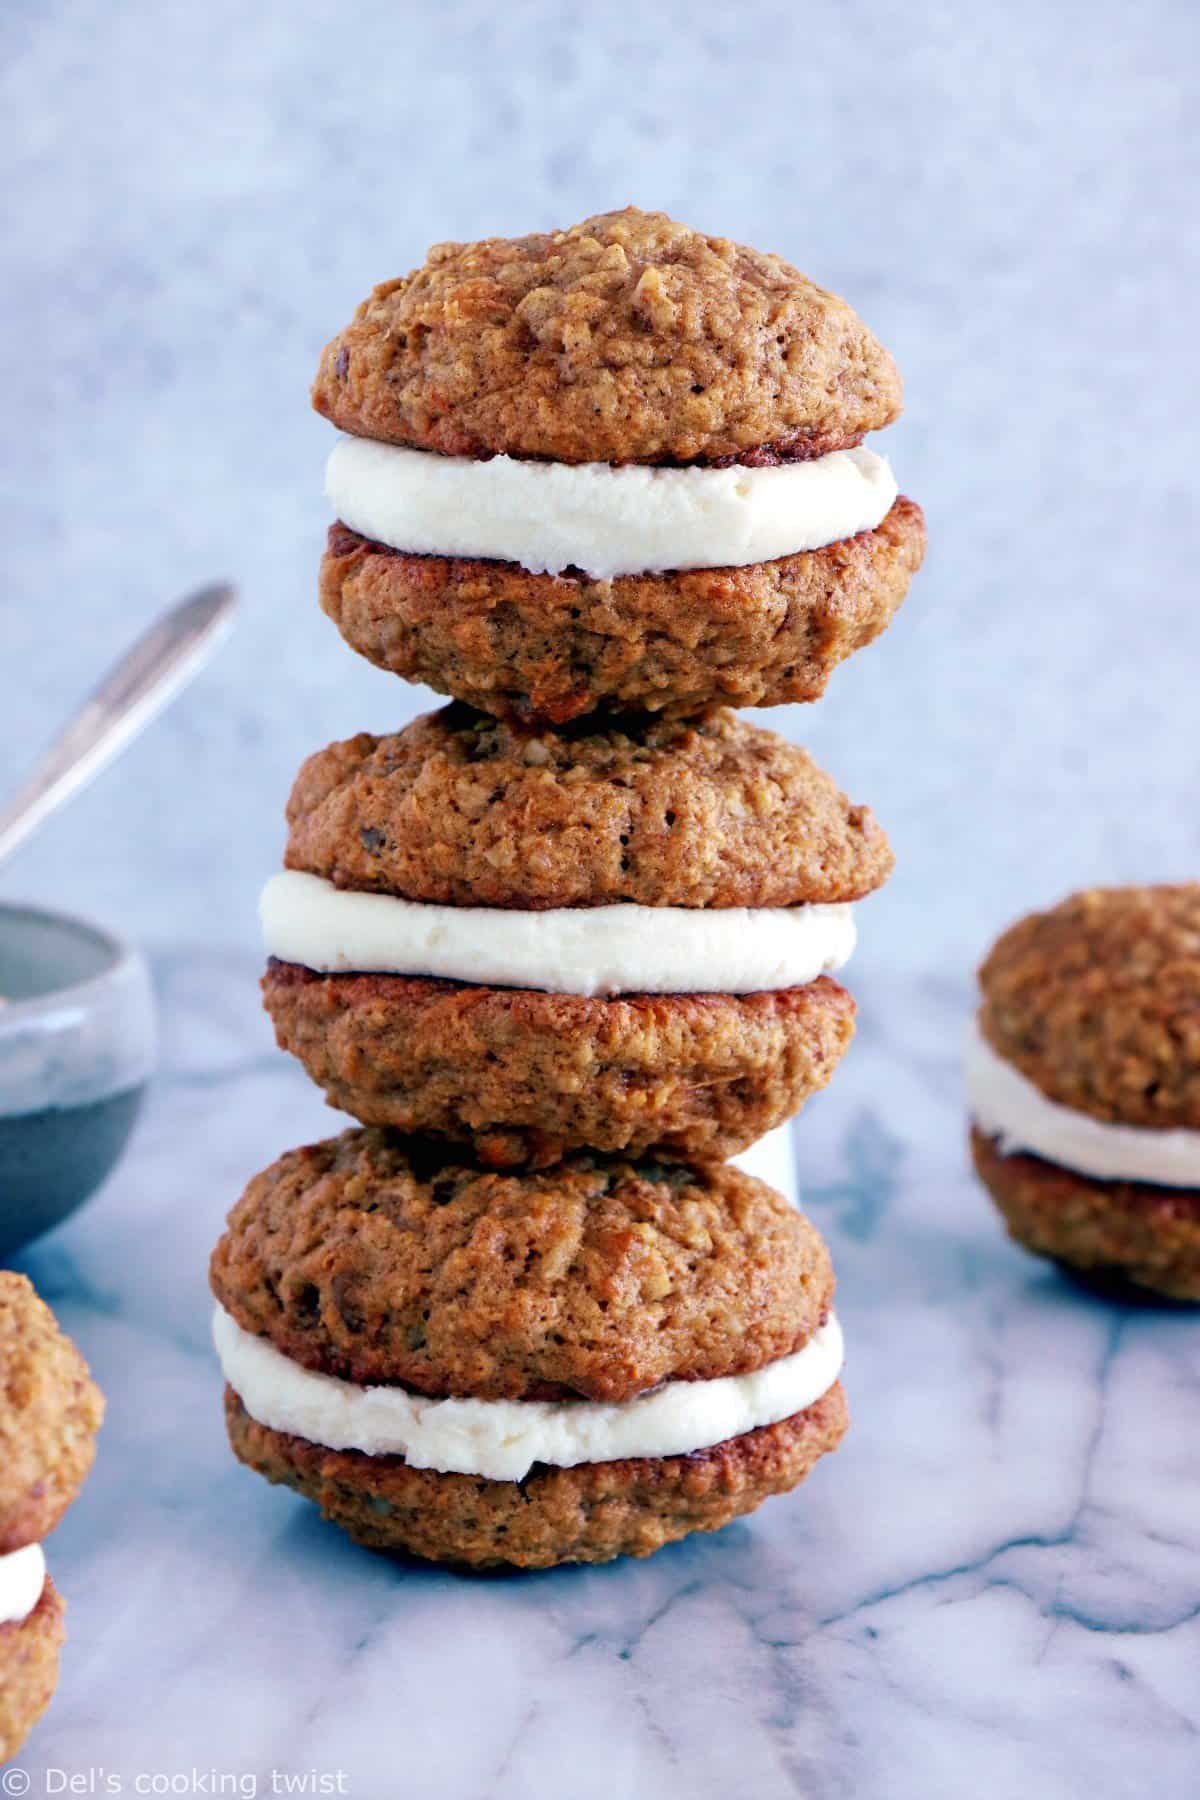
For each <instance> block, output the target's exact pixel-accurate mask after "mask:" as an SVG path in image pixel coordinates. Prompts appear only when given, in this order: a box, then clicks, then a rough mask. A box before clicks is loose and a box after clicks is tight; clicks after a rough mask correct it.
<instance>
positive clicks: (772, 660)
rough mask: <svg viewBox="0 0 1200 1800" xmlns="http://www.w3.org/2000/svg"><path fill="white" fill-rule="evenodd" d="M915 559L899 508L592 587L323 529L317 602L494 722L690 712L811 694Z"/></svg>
mask: <svg viewBox="0 0 1200 1800" xmlns="http://www.w3.org/2000/svg"><path fill="white" fill-rule="evenodd" d="M924 553H925V521H924V518H923V515H922V513H921V509H920V507H919V506H917V505H916V504H915V503H914V502H913V501H911V500H905V499H899V500H897V501H896V502H895V504H894V505H893V507H892V509H891V511H890V512H889V513H888V515H887V517H886V518H885V519H884V520H883V522H882V524H881V525H879V526H878V527H877V528H876V530H874V531H863V532H859V533H858V535H857V536H855V537H851V538H843V539H842V540H841V541H840V542H838V543H833V544H828V545H826V547H825V548H824V549H823V550H811V551H807V552H804V553H802V554H800V555H796V556H785V557H781V558H779V559H778V560H777V561H774V562H766V563H751V564H749V565H747V566H745V567H740V568H725V569H689V570H682V571H674V572H670V573H667V574H662V575H624V576H618V577H617V578H616V579H615V580H611V581H593V580H591V579H590V578H589V577H588V576H586V575H583V574H581V573H579V572H570V573H565V574H562V575H532V574H530V573H529V572H528V571H527V570H525V569H522V568H520V567H519V566H518V565H517V564H516V563H506V562H487V561H483V560H480V559H477V558H476V559H472V558H466V557H441V556H411V555H408V554H406V553H404V552H403V551H399V550H391V549H388V548H387V547H386V546H385V545H382V544H375V543H372V542H370V541H369V540H368V539H367V538H364V537H360V536H359V535H358V533H357V532H354V531H351V530H350V529H349V527H347V526H345V525H343V524H340V523H337V524H334V525H333V526H331V527H330V531H329V540H328V545H327V548H326V551H325V556H324V558H323V560H322V563H321V605H322V607H323V608H324V609H325V611H326V612H327V613H328V614H329V617H330V618H331V619H332V620H333V621H334V623H335V625H336V626H337V627H338V630H339V631H340V632H341V634H342V636H343V637H344V638H345V640H346V642H347V643H348V644H349V645H350V647H351V649H352V650H356V651H357V652H358V653H359V655H360V656H365V657H367V658H368V660H369V661H371V662H373V663H375V664H376V665H377V666H378V667H379V668H382V669H387V670H389V671H390V672H391V673H392V674H394V675H400V676H403V677H404V679H405V680H408V681H421V682H425V683H426V684H427V685H428V686H429V687H431V688H433V689H435V691H436V692H438V693H441V694H452V695H454V696H455V697H456V698H457V699H459V700H465V701H467V702H469V703H470V704H471V705H472V706H477V707H479V708H481V709H482V710H483V711H485V712H489V713H495V714H497V715H498V716H500V717H508V718H514V719H524V720H542V721H545V722H546V723H547V724H549V725H562V724H565V723H566V722H567V721H568V720H571V719H575V718H579V717H581V716H582V715H584V714H586V713H590V712H593V711H595V710H597V709H606V710H608V711H610V712H613V711H617V712H620V711H630V712H635V711H645V712H650V713H656V714H657V713H661V714H663V715H664V716H669V717H670V716H681V717H689V716H692V715H694V714H696V713H700V712H703V711H704V710H705V709H706V708H708V707H711V706H780V705H783V704H785V703H786V702H789V701H806V700H817V699H819V698H820V696H821V695H822V694H823V693H824V691H825V687H826V684H827V683H828V681H829V678H830V676H831V674H832V673H833V671H834V669H835V668H836V667H837V665H838V663H840V662H842V661H843V660H844V659H845V658H846V657H848V656H851V655H853V653H854V652H855V651H856V650H860V649H862V648H864V646H865V645H867V644H869V643H871V642H873V640H874V639H875V638H877V637H878V636H879V635H880V633H881V632H882V631H884V630H885V629H886V627H887V625H888V624H889V623H890V621H891V619H892V616H893V614H894V613H895V611H896V609H897V607H898V606H899V605H900V603H901V601H902V600H903V599H904V596H905V594H906V593H907V592H908V586H909V583H910V581H911V580H912V578H913V576H914V574H915V573H916V571H917V570H918V568H919V567H920V565H921V560H922V557H923V556H924Z"/></svg>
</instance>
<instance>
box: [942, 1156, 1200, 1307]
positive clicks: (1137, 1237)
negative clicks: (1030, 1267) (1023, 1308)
mask: <svg viewBox="0 0 1200 1800" xmlns="http://www.w3.org/2000/svg"><path fill="white" fill-rule="evenodd" d="M971 1153H972V1156H973V1158H974V1162H975V1168H976V1171H977V1172H978V1174H979V1177H980V1179H981V1180H982V1182H983V1183H984V1186H985V1187H986V1188H987V1190H988V1192H989V1193H990V1194H991V1196H992V1198H993V1200H994V1201H995V1202H996V1205H997V1206H998V1207H999V1209H1000V1212H1001V1214H1002V1215H1003V1217H1004V1221H1005V1224H1006V1225H1007V1226H1008V1229H1009V1231H1010V1233H1011V1234H1012V1236H1013V1237H1014V1238H1015V1239H1016V1241H1017V1243H1018V1244H1022V1245H1024V1247H1025V1249H1026V1250H1032V1251H1033V1252H1034V1253H1035V1254H1036V1255H1038V1256H1046V1257H1050V1258H1051V1259H1052V1260H1053V1261H1055V1262H1059V1263H1065V1264H1067V1265H1068V1266H1069V1267H1070V1268H1073V1269H1077V1270H1081V1271H1084V1272H1086V1273H1089V1274H1092V1275H1096V1276H1102V1277H1107V1278H1112V1277H1118V1278H1119V1279H1120V1280H1121V1281H1126V1282H1130V1283H1132V1284H1133V1285H1134V1286H1135V1287H1139V1288H1144V1289H1146V1290H1148V1291H1150V1292H1153V1293H1156V1294H1161V1295H1164V1296H1166V1297H1167V1298H1169V1299H1172V1300H1196V1301H1200V1192H1198V1191H1197V1190H1196V1189H1194V1188H1167V1187H1155V1186H1151V1185H1150V1184H1149V1183H1145V1182H1137V1181H1098V1180H1096V1179H1094V1178H1093V1177H1092V1176H1088V1175H1080V1174H1077V1173H1076V1172H1075V1171H1074V1170H1073V1169H1064V1168H1062V1167H1061V1166H1060V1165H1059V1164H1057V1163H1052V1162H1046V1161H1044V1160H1043V1159H1042V1158H1041V1157H1038V1156H1025V1155H1013V1154H1008V1155H1006V1154H1005V1153H1004V1151H1003V1150H1001V1149H1000V1148H999V1147H998V1145H997V1144H996V1143H995V1141H994V1140H993V1139H992V1138H990V1137H987V1136H986V1135H985V1134H984V1133H983V1132H982V1131H980V1130H979V1128H978V1127H977V1126H976V1127H973V1128H972V1132H971Z"/></svg>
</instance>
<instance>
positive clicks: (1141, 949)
mask: <svg viewBox="0 0 1200 1800" xmlns="http://www.w3.org/2000/svg"><path fill="white" fill-rule="evenodd" d="M979 979H980V985H981V987H982V990H983V1006H982V1009H981V1011H980V1025H981V1027H982V1030H983V1033H984V1035H985V1037H986V1038H987V1040H988V1042H989V1043H990V1044H991V1046H992V1048H993V1049H994V1050H995V1051H996V1052H997V1054H998V1055H999V1056H1001V1057H1003V1058H1004V1059H1005V1060H1006V1061H1008V1062H1010V1063H1012V1064H1014V1065H1015V1067H1016V1068H1017V1069H1019V1070H1020V1072H1021V1074H1022V1075H1024V1076H1025V1077H1026V1078H1027V1079H1028V1080H1029V1081H1031V1082H1033V1084H1034V1086H1035V1087H1037V1088H1039V1089H1040V1090H1041V1091H1042V1093H1043V1094H1045V1095H1046V1096H1047V1097H1048V1098H1049V1099H1051V1100H1054V1101H1057V1102H1058V1103H1059V1104H1060V1105H1062V1106H1068V1107H1071V1108H1073V1109H1074V1110H1075V1111H1077V1112H1082V1113H1087V1114H1088V1115H1090V1116H1091V1117H1092V1118H1094V1119H1099V1120H1102V1121H1104V1122H1106V1123H1109V1124H1122V1125H1135V1126H1146V1127H1151V1128H1160V1129H1169V1128H1172V1127H1182V1128H1185V1129H1188V1130H1193V1131H1194V1130H1197V1129H1200V884H1197V883H1194V882H1193V883H1188V884H1184V885H1180V886H1173V887H1122V888H1091V889H1089V890H1087V891H1086V892H1084V893H1080V894H1072V895H1071V896H1070V898H1069V899H1066V900H1064V901H1062V902H1061V903H1060V904H1059V905H1058V906H1055V907H1052V908H1051V909H1050V910H1049V911H1048V912H1042V913H1032V914H1030V915H1029V917H1028V918H1024V919H1021V920H1019V921H1018V923H1017V924H1015V925H1013V926H1012V927H1011V928H1010V929H1009V930H1008V931H1006V932H1005V933H1004V935H1003V936H1002V937H1001V938H1000V940H999V941H998V943H997V944H996V945H995V947H994V948H993V949H992V951H991V953H990V954H989V956H988V957H987V960H986V961H985V962H984V964H983V967H982V969H981V970H980V975H979Z"/></svg>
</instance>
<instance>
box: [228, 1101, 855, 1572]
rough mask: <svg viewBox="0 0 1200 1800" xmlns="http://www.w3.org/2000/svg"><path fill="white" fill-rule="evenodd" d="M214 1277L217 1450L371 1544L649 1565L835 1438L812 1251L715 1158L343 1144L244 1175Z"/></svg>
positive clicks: (818, 1270)
mask: <svg viewBox="0 0 1200 1800" xmlns="http://www.w3.org/2000/svg"><path fill="white" fill-rule="evenodd" d="M211 1275H212V1287H213V1291H214V1294H215V1296H216V1300H217V1310H216V1314H215V1319H214V1336H215V1340H216V1346H217V1351H218V1354H219V1357H220V1361H221V1364H222V1367H223V1370H224V1374H225V1379H226V1383H227V1387H226V1414H227V1422H228V1429H229V1436H230V1441H231V1443H232V1446H233V1449H234V1451H235V1453H236V1454H237V1456H238V1457H239V1458H240V1459H241V1460H242V1461H243V1462H244V1463H246V1464H248V1465H249V1466H250V1467H251V1468H253V1469H256V1470H257V1471H258V1472H259V1473H260V1474H262V1475H265V1476H266V1477H267V1478H268V1479H269V1480H271V1481H274V1482H282V1483H284V1484H286V1485H287V1486H289V1487H292V1488H294V1489H295V1490H296V1491H297V1492H299V1493H301V1494H303V1495H306V1496H307V1497H308V1498H309V1499H311V1500H314V1501H316V1502H317V1504H318V1505H319V1506H320V1507H321V1509H322V1511H323V1512H324V1513H325V1514H326V1516H327V1517H329V1518H330V1519H332V1520H333V1521H334V1522H335V1523H337V1524H338V1525H340V1526H342V1527H343V1529H344V1530H346V1531H347V1532H349V1534H350V1535H351V1536H352V1537H354V1538H355V1539H357V1540H358V1541H359V1542H360V1543H362V1544H365V1545H368V1546H369V1547H371V1548H373V1549H378V1550H395V1551H406V1552H409V1553H412V1554H415V1555H418V1556H422V1557H426V1558H431V1559H434V1560H438V1561H449V1562H454V1563H460V1564H468V1565H489V1564H493V1565H495V1564H510V1565H514V1566H517V1567H521V1568H544V1567H549V1566H551V1565H552V1564H556V1563H563V1562H604V1561H607V1560H608V1559H609V1558H612V1557H615V1556H619V1555H633V1556H644V1555H648V1554H649V1553H650V1552H651V1551H653V1550H656V1549H658V1548H659V1547H660V1546H661V1545H663V1544H666V1543H669V1542H671V1541H672V1540H674V1539H677V1538H681V1537H683V1536H685V1535H686V1534H687V1533H689V1532H693V1531H712V1530H716V1529H717V1528H719V1527H720V1526H722V1525H724V1524H726V1523H727V1522H728V1521H729V1520H731V1519H733V1518H736V1517H737V1516H739V1515H740V1514H744V1513H747V1512H750V1511H751V1510H752V1509H753V1508H755V1507H756V1506H758V1505H759V1503H760V1502H761V1501H762V1500H763V1499H765V1498H766V1497H767V1496H768V1495H771V1494H777V1493H782V1492H784V1491H786V1490H787V1489H790V1488H793V1487H795V1486H796V1484H797V1483H798V1482H799V1481H801V1480H802V1479H803V1478H804V1476H805V1475H806V1474H807V1473H808V1472H809V1470H810V1469H811V1468H812V1467H813V1465H814V1463H816V1462H817V1460H818V1459H819V1458H820V1457H821V1456H822V1455H824V1454H825V1452H826V1451H829V1450H832V1449H834V1448H835V1447H836V1445H837V1444H838V1442H839V1440H840V1439H841V1436H842V1434H843V1432H844V1430H845V1425H846V1411H845V1401H844V1398H843V1393H842V1389H841V1386H840V1383H839V1380H838V1375H839V1371H840V1368H841V1362H842V1346H841V1333H840V1330H839V1327H838V1323H837V1319H836V1315H835V1314H834V1312H833V1309H832V1308H833V1273H832V1269H831V1267H830V1262H829V1257H828V1253H827V1252H826V1249H825V1246H824V1244H823V1243H822V1241H821V1239H820V1237H819V1236H818V1234H817V1232H816V1231H815V1230H814V1228H813V1227H812V1225H811V1224H809V1223H808V1221H807V1220H806V1219H805V1218H804V1217H803V1215H802V1214H801V1213H799V1212H798V1211H797V1210H796V1209H795V1208H794V1207H792V1206H790V1205H789V1204H788V1203H787V1202H786V1201H784V1200H783V1199H782V1198H781V1197H780V1196H779V1195H778V1194H776V1193H775V1192H774V1191H773V1190H772V1189H771V1188H769V1187H767V1186H766V1185H765V1184H764V1183H762V1182H760V1181H756V1180H754V1179H753V1178H752V1177H751V1176H749V1175H746V1174H744V1173H743V1172H742V1171H740V1170H738V1169H736V1168H733V1167H732V1166H729V1165H710V1166H708V1167H706V1168H703V1169H695V1168H688V1167H686V1166H685V1165H683V1164H679V1163H675V1164H667V1163H659V1162H655V1161H651V1160H647V1159H642V1160H634V1159H630V1158H625V1157H604V1156H599V1155H594V1154H585V1153H575V1154H573V1155H571V1156H569V1157H567V1158H565V1159H564V1160H563V1161H562V1162H560V1163H558V1164H555V1165H552V1166H549V1167H547V1168H543V1169H540V1170H537V1171H524V1170H523V1171H518V1172H512V1171H496V1170H489V1169H485V1168H482V1167H480V1166H479V1164H478V1163H476V1162H474V1161H472V1160H471V1159H470V1157H469V1155H468V1154H467V1153H466V1152H465V1151H463V1150H461V1149H458V1148H456V1147H454V1146H450V1145H446V1144H444V1143H440V1144H439V1143H437V1142H435V1141H433V1140H428V1139H427V1140H421V1139H413V1138H405V1137H402V1136H401V1135H400V1134H398V1133H394V1132H387V1131H380V1130H374V1129H357V1130H352V1131H347V1132H345V1133H344V1134H343V1135H342V1136H341V1137H338V1138H334V1139H332V1140H330V1141H328V1142H325V1143H321V1144H316V1145H313V1146H311V1147H310V1148H308V1149H304V1150H295V1151H292V1152H290V1153H289V1154H287V1155H285V1156H283V1157H281V1158H280V1160H279V1161H278V1162H276V1163H275V1164H274V1165H273V1166H272V1167H271V1168H269V1169H267V1170H266V1171H265V1172H264V1173H263V1174H261V1175H259V1176H257V1177H255V1179H254V1180H252V1181H251V1183H250V1185H249V1187H248V1188H247V1190H246V1193H245V1194H244V1196H243V1198H242V1199H241V1200H240V1202H239V1203H238V1204H237V1206H235V1208H234V1210H233V1212H232V1213H231V1215H230V1218H229V1224H228V1228H227V1230H226V1232H225V1235H224V1237H223V1238H222V1239H221V1241H220V1243H219V1244H218V1246H217V1248H216V1251H215V1253H214V1255H213V1259H212V1271H211Z"/></svg>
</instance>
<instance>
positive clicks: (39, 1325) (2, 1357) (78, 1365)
mask: <svg viewBox="0 0 1200 1800" xmlns="http://www.w3.org/2000/svg"><path fill="white" fill-rule="evenodd" d="M0 1399H2V1401H3V1403H2V1404H0V1555H7V1554H8V1553H9V1552H10V1551H13V1550H20V1549H23V1548H24V1546H25V1545H26V1544H34V1543H40V1542H41V1540H42V1539H43V1538H45V1537H48V1536H49V1534H50V1533H51V1532H52V1531H53V1530H54V1527H55V1526H56V1525H57V1524H58V1522H59V1520H60V1519H61V1518H62V1515H63V1513H64V1512H65V1511H66V1510H67V1507H68V1506H70V1504H71V1502H72V1501H73V1500H74V1498H75V1496H76V1494H77V1493H78V1492H79V1489H80V1487H81V1486H82V1485H83V1482H84V1480H85V1479H86V1477H87V1473H88V1471H89V1469H90V1468H91V1466H92V1460H93V1458H94V1456H95V1436H96V1433H97V1431H98V1430H99V1428H100V1423H101V1420H102V1419H103V1417H104V1400H103V1396H102V1395H101V1393H100V1390H99V1388H98V1387H97V1386H96V1384H95V1382H94V1381H93V1380H92V1378H91V1375H90V1373H89V1371H88V1366H87V1364H86V1363H85V1362H84V1360H83V1358H82V1356H81V1355H80V1354H79V1351H78V1350H77V1349H76V1348H75V1345H74V1344H73V1343H72V1342H71V1340H70V1338H68V1337H66V1336H65V1335H64V1333H63V1332H62V1331H60V1329H59V1326H58V1322H57V1320H56V1319H55V1317H54V1314H53V1313H52V1312H51V1311H50V1308H49V1307H48V1306H47V1305H46V1304H45V1302H44V1301H43V1300H41V1299H40V1298H39V1297H38V1295H37V1293H36V1292H35V1290H34V1288H33V1285H32V1283H31V1282H29V1281H28V1280H27V1279H26V1277H25V1276H24V1275H17V1274H15V1273H13V1272H12V1271H11V1270H7V1269H3V1270H0Z"/></svg>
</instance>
